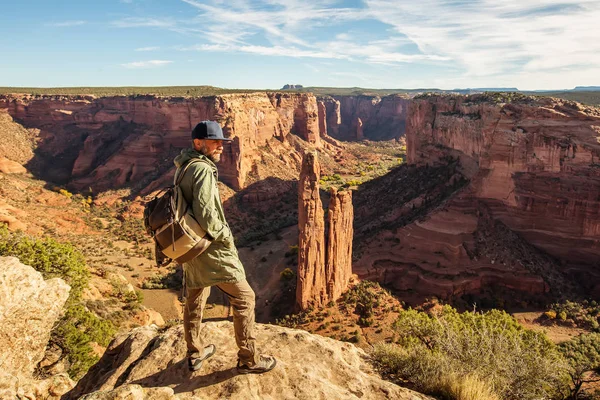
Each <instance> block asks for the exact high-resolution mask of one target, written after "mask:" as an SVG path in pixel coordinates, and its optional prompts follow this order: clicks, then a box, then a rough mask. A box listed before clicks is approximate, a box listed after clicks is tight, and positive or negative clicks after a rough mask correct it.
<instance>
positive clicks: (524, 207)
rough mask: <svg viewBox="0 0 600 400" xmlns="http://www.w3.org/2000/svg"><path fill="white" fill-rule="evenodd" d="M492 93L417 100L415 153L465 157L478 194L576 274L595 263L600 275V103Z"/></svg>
mask: <svg viewBox="0 0 600 400" xmlns="http://www.w3.org/2000/svg"><path fill="white" fill-rule="evenodd" d="M492 100H493V99H490V98H489V97H486V96H485V95H474V96H466V97H465V96H431V97H426V98H422V99H417V100H415V101H414V102H413V103H412V104H411V106H410V108H409V115H408V117H407V133H406V136H407V147H408V152H409V153H408V161H409V162H410V163H412V164H417V165H423V164H426V163H432V162H434V161H435V160H436V159H439V158H442V157H445V156H447V155H454V156H458V157H460V159H461V162H462V164H463V166H464V167H465V169H466V170H465V172H466V173H467V174H469V175H470V176H471V177H472V182H471V185H470V188H469V190H470V194H469V196H468V198H469V199H471V200H467V201H468V202H470V201H472V200H476V201H479V202H482V204H485V206H486V207H488V208H489V210H490V215H491V217H492V218H493V219H494V220H497V221H500V222H501V223H503V224H505V225H506V226H507V227H508V228H510V229H511V230H512V231H514V232H516V233H518V234H519V235H520V236H521V237H522V238H524V239H525V240H527V241H528V242H529V243H531V244H533V245H534V246H535V247H537V248H539V249H542V250H543V251H545V252H546V253H548V254H550V255H552V256H554V257H556V258H557V259H559V260H561V262H562V264H563V265H566V266H567V267H563V269H564V270H565V271H566V272H568V273H569V274H573V275H577V274H578V273H580V272H583V271H585V274H586V275H585V276H589V275H590V274H591V275H593V276H594V277H592V278H591V280H594V279H595V282H596V283H597V282H600V279H599V278H600V277H599V276H598V275H600V271H598V270H597V267H598V260H599V259H600V168H599V165H600V139H599V138H600V110H598V109H594V108H589V107H584V106H582V105H580V104H576V103H573V102H568V101H563V100H557V99H534V98H522V99H520V100H517V101H513V102H509V103H499V102H498V101H492ZM471 204H472V203H471ZM457 226H458V224H457ZM583 280H589V279H583Z"/></svg>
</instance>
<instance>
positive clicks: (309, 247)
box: [296, 153, 354, 310]
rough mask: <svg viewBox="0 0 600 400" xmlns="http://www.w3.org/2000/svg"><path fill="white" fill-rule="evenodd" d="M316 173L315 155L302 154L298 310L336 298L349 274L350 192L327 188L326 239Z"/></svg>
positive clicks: (317, 168) (351, 225)
mask: <svg viewBox="0 0 600 400" xmlns="http://www.w3.org/2000/svg"><path fill="white" fill-rule="evenodd" d="M320 176H321V168H320V166H319V161H318V159H317V155H316V154H315V153H307V154H305V156H304V160H303V162H302V170H301V172H300V180H299V182H298V273H297V281H296V307H297V308H298V309H300V310H305V309H307V308H308V307H311V306H313V307H321V306H324V305H325V304H327V303H328V302H329V301H335V300H337V299H338V298H339V297H340V295H341V294H342V293H343V292H344V291H345V290H346V289H347V288H348V283H349V281H350V277H351V276H352V237H353V219H354V213H353V208H352V192H350V191H340V192H338V191H337V190H336V189H335V188H331V192H330V202H329V210H328V213H327V221H328V226H329V232H328V233H329V234H328V236H327V238H326V236H325V219H324V212H323V205H322V203H321V197H320V187H319V179H320Z"/></svg>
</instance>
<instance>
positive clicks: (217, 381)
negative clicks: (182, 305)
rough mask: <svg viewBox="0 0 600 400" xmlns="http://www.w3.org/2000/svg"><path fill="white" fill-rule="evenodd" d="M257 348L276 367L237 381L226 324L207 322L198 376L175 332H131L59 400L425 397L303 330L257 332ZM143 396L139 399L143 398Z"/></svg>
mask: <svg viewBox="0 0 600 400" xmlns="http://www.w3.org/2000/svg"><path fill="white" fill-rule="evenodd" d="M256 330H257V332H256V333H257V338H258V345H259V347H260V348H263V349H264V351H265V352H267V353H269V354H272V355H274V356H275V357H276V358H277V360H278V363H277V367H276V368H275V369H274V370H273V371H272V372H269V373H268V374H264V375H237V373H236V371H235V363H236V359H237V346H236V344H235V339H234V334H233V325H232V324H231V323H230V322H226V321H223V322H209V323H208V324H206V327H205V330H204V335H205V337H206V338H207V340H208V341H209V342H210V343H214V344H215V345H216V347H217V352H216V354H215V355H214V356H213V357H211V358H210V359H208V360H207V361H206V362H205V363H204V365H203V366H202V369H201V370H200V371H197V372H194V373H190V372H188V370H187V366H186V363H185V353H186V349H185V341H184V338H183V328H182V326H181V325H179V326H176V327H172V328H170V329H168V330H167V331H165V332H162V333H159V332H158V330H157V329H156V328H153V327H143V328H137V329H135V330H133V331H132V332H130V333H128V334H123V335H120V336H117V337H116V338H115V339H114V340H113V342H112V343H111V344H110V346H109V347H108V349H107V351H106V353H105V355H104V357H102V359H101V360H100V361H99V362H98V363H97V364H96V365H95V366H93V367H92V368H91V369H90V370H89V372H88V374H87V375H86V376H85V377H84V378H83V379H81V380H80V381H79V383H78V384H77V387H76V388H75V389H74V390H73V391H72V392H70V393H69V394H68V395H67V396H66V397H67V398H70V399H76V398H80V397H81V396H82V395H83V394H85V393H88V394H87V395H86V396H85V397H82V398H83V399H86V400H109V399H110V400H113V399H124V398H127V399H140V400H141V399H145V398H151V397H150V396H155V397H154V398H157V399H168V400H170V399H191V398H201V399H206V400H210V399H224V398H227V399H232V400H235V399H256V400H258V399H320V398H326V399H332V400H333V399H340V400H341V399H350V398H363V399H373V400H375V399H382V400H383V399H399V400H425V399H428V398H429V397H427V396H423V395H420V394H418V393H416V392H413V391H411V390H408V389H404V388H401V387H399V386H396V385H394V384H392V383H390V382H387V381H383V380H382V379H381V378H379V377H378V376H377V374H376V373H375V372H374V371H373V369H372V367H371V366H370V365H369V364H368V363H367V362H366V361H365V360H366V358H367V355H366V354H365V353H364V351H362V350H361V349H359V348H357V347H355V346H354V345H352V344H349V343H343V342H339V341H336V340H332V339H329V338H325V337H322V336H319V335H311V334H309V333H307V332H305V331H301V330H295V329H288V328H283V327H279V326H274V325H262V324H257V325H256ZM144 396H146V397H144Z"/></svg>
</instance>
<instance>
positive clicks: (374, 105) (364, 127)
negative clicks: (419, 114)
mask: <svg viewBox="0 0 600 400" xmlns="http://www.w3.org/2000/svg"><path fill="white" fill-rule="evenodd" d="M319 100H320V101H322V102H323V104H324V105H325V109H326V120H327V129H328V131H329V135H330V136H332V137H334V138H336V139H339V140H362V139H368V140H391V139H399V138H401V137H402V136H404V130H405V121H406V115H407V114H406V111H407V109H408V105H409V103H410V100H409V99H408V97H406V96H404V95H390V96H384V97H379V96H367V95H361V96H323V97H320V98H319Z"/></svg>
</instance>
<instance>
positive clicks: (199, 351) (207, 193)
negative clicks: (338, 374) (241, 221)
mask: <svg viewBox="0 0 600 400" xmlns="http://www.w3.org/2000/svg"><path fill="white" fill-rule="evenodd" d="M192 141H193V147H192V148H188V149H184V150H182V151H181V154H180V155H178V156H177V157H176V158H175V165H176V166H177V168H181V167H182V166H184V165H186V164H187V163H188V162H193V164H190V166H189V168H188V169H187V171H186V173H185V175H184V176H183V178H182V179H181V183H180V188H181V191H182V192H183V196H184V197H185V200H186V201H187V202H188V204H191V205H192V211H193V213H194V217H195V218H196V220H197V221H198V223H199V224H200V226H201V227H202V228H203V229H204V230H205V231H206V232H207V235H208V239H210V240H211V242H212V243H211V244H210V246H209V247H208V249H206V251H204V252H203V253H201V254H200V255H199V256H197V257H196V258H194V259H193V260H191V261H190V262H187V263H184V264H183V272H184V284H185V286H186V291H187V295H186V300H185V309H184V314H183V325H184V330H185V341H186V343H187V356H188V368H189V370H190V371H196V370H198V369H200V367H201V366H202V362H203V361H204V360H206V359H207V358H209V357H210V356H212V355H213V354H214V353H215V351H216V348H215V346H214V345H213V344H206V343H205V341H204V337H203V335H202V327H203V324H202V313H203V311H204V307H205V305H206V300H207V299H208V296H209V294H210V287H211V286H216V287H217V288H219V289H220V290H221V291H223V292H224V293H225V294H226V295H227V297H228V298H229V302H230V303H231V305H232V306H233V326H234V330H235V340H236V343H237V345H238V348H239V351H238V364H237V370H238V372H239V373H241V374H248V373H263V372H267V371H270V370H272V369H273V368H274V367H275V364H276V360H275V358H274V357H271V356H264V355H259V354H258V353H257V351H256V348H255V344H254V342H255V337H254V305H255V299H254V292H253V291H252V288H251V287H250V285H248V282H247V281H246V273H245V271H244V267H243V265H242V263H241V262H240V259H239V257H238V253H237V249H236V247H235V244H234V242H233V236H232V234H231V230H230V229H229V225H227V222H226V221H225V215H224V213H223V205H222V204H221V198H220V196H219V189H218V186H217V180H218V175H217V167H216V166H215V163H217V162H219V160H220V159H221V153H222V152H223V142H229V141H231V139H226V138H225V137H224V136H223V131H222V129H221V126H219V124H218V123H217V122H215V121H202V122H200V123H199V124H198V125H196V127H195V128H194V130H193V131H192ZM180 171H183V170H182V169H181V170H180Z"/></svg>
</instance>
